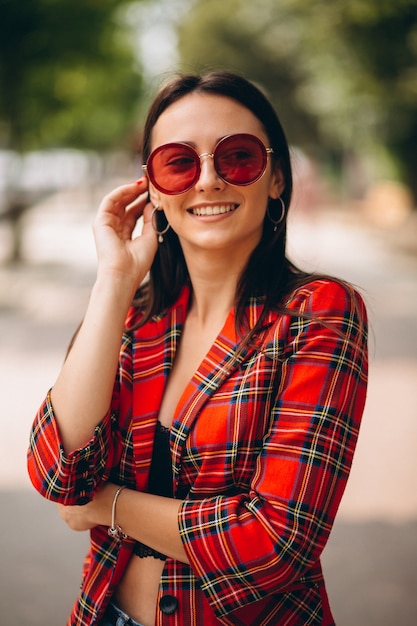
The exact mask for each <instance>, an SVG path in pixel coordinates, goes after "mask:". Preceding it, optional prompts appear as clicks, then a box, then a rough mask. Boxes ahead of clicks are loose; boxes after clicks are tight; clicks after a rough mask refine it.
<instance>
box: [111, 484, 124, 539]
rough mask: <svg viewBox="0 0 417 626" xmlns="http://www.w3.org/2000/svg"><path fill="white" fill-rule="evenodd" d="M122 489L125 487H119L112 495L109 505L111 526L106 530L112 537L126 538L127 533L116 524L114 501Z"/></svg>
mask: <svg viewBox="0 0 417 626" xmlns="http://www.w3.org/2000/svg"><path fill="white" fill-rule="evenodd" d="M123 489H126V487H125V486H123V487H119V488H118V490H117V491H116V493H115V494H114V497H113V504H112V507H111V526H110V528H109V529H108V530H107V532H108V534H109V535H110V537H113V539H126V537H127V535H126V534H125V533H124V532H123V531H122V529H121V528H120V526H119V525H118V524H116V502H117V498H118V497H119V496H120V494H121V493H122V491H123Z"/></svg>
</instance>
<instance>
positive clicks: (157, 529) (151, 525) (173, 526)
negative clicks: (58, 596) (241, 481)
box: [62, 484, 189, 563]
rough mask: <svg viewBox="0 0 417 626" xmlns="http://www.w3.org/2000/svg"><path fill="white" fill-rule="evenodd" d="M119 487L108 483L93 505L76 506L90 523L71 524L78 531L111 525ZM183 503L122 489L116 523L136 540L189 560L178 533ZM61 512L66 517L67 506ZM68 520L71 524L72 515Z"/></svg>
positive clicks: (162, 551) (183, 560)
mask: <svg viewBox="0 0 417 626" xmlns="http://www.w3.org/2000/svg"><path fill="white" fill-rule="evenodd" d="M118 488H119V487H118V486H117V485H113V484H107V485H105V486H104V487H103V488H102V489H101V490H100V491H99V492H98V493H97V494H96V496H95V498H94V500H93V501H92V502H91V503H90V504H88V505H86V506H85V507H77V508H78V512H79V514H80V516H82V518H83V523H84V524H85V522H86V521H87V524H85V526H84V527H82V525H81V526H80V527H79V528H76V526H75V524H74V523H72V527H73V528H74V529H78V530H82V529H85V528H87V527H91V526H96V525H98V524H100V525H104V526H108V527H110V526H111V524H112V505H113V499H114V495H115V493H116V491H117V490H118ZM180 506H181V500H175V499H174V498H163V497H161V496H154V495H152V494H149V493H142V492H139V491H134V490H132V489H123V491H121V492H120V494H119V497H118V498H117V502H116V507H115V522H116V524H117V525H119V526H120V527H121V529H122V531H123V532H124V533H125V534H126V535H128V536H129V537H131V538H133V539H136V541H141V542H142V543H144V544H145V545H147V546H149V547H151V548H153V549H154V550H157V551H158V552H161V553H162V554H166V555H167V556H169V557H171V558H173V559H177V560H178V561H181V562H183V563H189V561H188V557H187V555H186V553H185V550H184V547H183V544H182V541H181V537H180V532H179V525H178V510H179V508H180ZM71 508H72V507H71ZM62 511H63V512H62V515H63V517H64V516H65V507H63V509H62ZM72 512H73V510H72ZM67 514H69V511H67ZM66 521H67V523H69V515H68V516H67V518H66ZM70 525H71V524H70Z"/></svg>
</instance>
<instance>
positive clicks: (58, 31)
mask: <svg viewBox="0 0 417 626" xmlns="http://www.w3.org/2000/svg"><path fill="white" fill-rule="evenodd" d="M126 2H127V0H100V1H99V0H21V1H20V2H15V1H14V0H0V147H1V146H3V147H8V148H12V149H17V150H27V149H32V148H39V147H47V146H56V145H66V146H76V147H88V148H97V149H102V148H107V147H111V146H114V145H115V143H117V141H119V140H120V138H121V137H123V135H124V133H126V131H127V129H128V128H129V125H130V124H131V123H132V120H133V119H134V115H135V112H136V110H137V109H136V107H137V103H138V99H139V97H140V95H141V90H142V81H141V76H140V73H139V71H138V68H137V65H135V63H136V61H135V60H134V57H133V51H132V46H131V42H130V40H129V37H128V34H127V32H126V30H125V29H124V28H123V23H122V19H121V18H119V17H118V13H117V9H119V8H120V7H121V6H123V5H124V4H126Z"/></svg>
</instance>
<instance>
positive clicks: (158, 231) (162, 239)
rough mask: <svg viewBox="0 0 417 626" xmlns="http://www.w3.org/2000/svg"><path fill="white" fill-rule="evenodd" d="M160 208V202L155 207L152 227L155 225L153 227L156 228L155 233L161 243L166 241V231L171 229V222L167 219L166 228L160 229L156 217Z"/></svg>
mask: <svg viewBox="0 0 417 626" xmlns="http://www.w3.org/2000/svg"><path fill="white" fill-rule="evenodd" d="M158 210H159V204H158V205H157V206H156V207H154V208H153V211H152V215H151V222H152V227H153V229H154V231H155V233H156V234H157V235H158V241H159V243H164V235H165V233H167V232H168V230H169V229H170V224H169V222H168V221H167V225H166V227H165V228H164V230H158V224H157V222H156V217H155V214H156V212H157V211H158Z"/></svg>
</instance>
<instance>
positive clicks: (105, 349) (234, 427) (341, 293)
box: [29, 72, 367, 626]
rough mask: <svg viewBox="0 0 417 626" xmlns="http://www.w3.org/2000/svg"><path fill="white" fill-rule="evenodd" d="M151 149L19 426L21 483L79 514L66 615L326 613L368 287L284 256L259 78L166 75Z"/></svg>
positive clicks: (76, 620) (221, 619) (273, 131)
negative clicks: (328, 563) (326, 569)
mask: <svg viewBox="0 0 417 626" xmlns="http://www.w3.org/2000/svg"><path fill="white" fill-rule="evenodd" d="M143 155H144V160H145V162H146V165H145V172H146V176H145V177H143V178H141V179H140V180H139V181H137V183H134V184H129V185H125V186H123V187H120V188H118V189H116V190H115V191H113V192H111V193H110V194H109V195H108V196H107V197H106V198H105V199H104V200H103V202H102V204H101V206H100V209H99V211H98V215H97V218H96V220H95V226H94V230H95V239H96V247H97V253H98V272H97V279H96V282H95V284H94V287H93V290H92V294H91V299H90V303H89V306H88V309H87V312H86V316H85V318H84V321H83V323H82V325H81V327H80V330H79V332H78V334H77V337H76V339H75V341H74V343H73V345H72V347H71V350H70V351H69V354H68V356H67V359H66V361H65V364H64V366H63V368H62V371H61V373H60V375H59V377H58V379H57V381H56V383H55V385H54V387H53V389H52V391H51V392H50V393H49V394H48V396H47V398H46V400H45V402H44V404H43V405H42V407H41V409H40V411H39V413H38V416H37V418H36V420H35V423H34V426H33V431H32V438H31V447H30V451H29V473H30V477H31V479H32V482H33V484H34V486H35V487H36V489H37V490H38V491H39V492H40V493H41V494H42V495H44V496H45V497H47V498H49V499H51V500H54V501H56V502H57V503H59V507H60V511H61V515H62V517H63V518H64V519H65V520H66V521H67V523H68V524H69V525H70V527H71V528H74V529H76V530H87V529H89V530H90V531H91V549H90V551H89V554H88V555H87V558H86V561H85V564H84V574H83V583H82V588H81V592H80V596H79V598H78V601H77V603H76V604H75V607H74V609H73V612H72V615H71V617H70V619H69V621H68V624H71V625H75V624H83V625H87V624H101V625H105V626H108V625H110V624H118V625H120V624H125V623H126V624H133V625H134V624H141V625H143V626H151V625H153V624H158V625H162V624H163V625H168V624H170V625H171V624H172V625H175V626H196V625H204V626H210V625H211V624H213V625H214V624H247V625H251V626H252V625H254V624H256V625H257V626H258V625H277V624H286V625H290V624H300V625H301V624H302V625H306V624H332V623H333V618H332V615H331V611H330V608H329V604H328V600H327V595H326V590H325V585H324V581H323V576H322V571H321V566H320V555H321V552H322V550H323V548H324V546H325V544H326V541H327V538H328V536H329V533H330V530H331V527H332V523H333V520H334V517H335V514H336V511H337V508H338V505H339V502H340V499H341V497H342V494H343V491H344V488H345V485H346V481H347V478H348V474H349V470H350V466H351V463H352V457H353V452H354V448H355V444H356V440H357V435H358V429H359V423H360V419H361V415H362V411H363V406H364V401H365V389H366V376H367V353H366V313H365V310H364V305H363V303H362V300H361V298H360V297H359V295H358V294H357V293H356V292H355V291H354V290H353V289H352V288H351V287H350V286H348V285H346V284H344V283H342V282H340V281H336V280H332V279H329V278H326V277H317V276H312V275H308V274H305V273H303V272H301V271H299V270H298V269H296V268H295V267H294V266H293V265H292V264H291V263H290V262H289V261H288V260H287V259H286V257H285V237H286V217H287V209H288V206H289V203H290V198H291V186H292V185H291V166H290V158H289V153H288V146H287V142H286V139H285V136H284V133H283V131H282V128H281V125H280V123H279V121H278V119H277V116H276V113H275V112H274V110H273V109H272V107H271V105H270V104H269V102H268V100H267V99H266V98H265V96H264V95H263V94H262V93H261V92H260V91H259V89H258V88H256V87H255V86H254V85H253V84H251V83H249V82H248V81H246V80H245V79H243V78H241V77H239V76H236V75H234V74H230V73H227V72H215V73H211V74H208V75H205V76H202V77H199V76H180V77H178V78H176V79H174V80H173V81H172V82H171V83H169V84H168V85H166V86H165V87H164V88H163V89H162V90H161V92H160V93H159V94H158V96H157V98H156V100H155V101H154V103H153V105H152V107H151V109H150V112H149V116H148V119H147V122H146V125H145V132H144V146H143ZM148 181H149V182H148ZM148 192H149V196H150V201H148V197H147V193H148ZM142 215H143V221H144V225H143V230H142V233H141V235H140V236H138V237H136V238H134V239H132V231H133V229H134V226H135V224H136V221H137V219H138V218H139V217H140V216H142ZM148 276H149V277H148ZM147 277H148V278H147ZM135 296H136V298H135ZM134 298H135V300H134V304H133V306H132V300H133V299H134Z"/></svg>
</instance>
